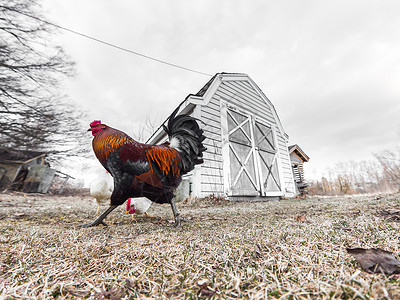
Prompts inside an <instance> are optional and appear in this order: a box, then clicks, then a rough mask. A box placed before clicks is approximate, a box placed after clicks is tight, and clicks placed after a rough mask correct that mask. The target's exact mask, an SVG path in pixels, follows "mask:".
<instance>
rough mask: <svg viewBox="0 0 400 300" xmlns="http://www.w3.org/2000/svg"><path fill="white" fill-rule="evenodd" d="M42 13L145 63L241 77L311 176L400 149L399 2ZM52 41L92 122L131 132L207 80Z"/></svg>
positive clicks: (208, 3)
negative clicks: (258, 94)
mask: <svg viewBox="0 0 400 300" xmlns="http://www.w3.org/2000/svg"><path fill="white" fill-rule="evenodd" d="M44 10H45V13H46V16H47V18H48V20H49V21H52V22H54V23H57V24H59V25H61V26H64V27H67V28H69V29H72V30H75V31H78V32H81V33H83V34H86V35H89V36H93V37H95V38H98V39H101V40H104V41H106V42H108V43H112V44H115V45H117V46H120V47H124V48H127V49H130V50H132V51H135V52H139V53H142V54H144V55H148V56H152V57H155V58H157V59H160V60H165V61H168V62H170V63H173V64H178V65H182V66H184V67H187V68H191V69H195V70H198V71H201V72H205V73H209V74H215V73H217V72H241V73H246V74H248V75H249V76H250V77H251V78H252V79H253V80H254V81H255V83H256V84H257V85H258V86H259V87H260V88H261V89H262V90H263V92H264V93H265V94H266V96H267V97H268V98H269V99H270V100H271V101H272V103H273V104H274V106H275V108H276V110H277V112H278V115H279V117H280V119H281V121H282V123H283V127H284V129H285V131H286V132H287V133H288V135H289V138H290V142H289V143H290V144H294V143H297V144H298V145H299V146H300V147H301V148H302V149H303V150H304V151H305V152H306V154H308V155H309V157H310V162H309V163H307V165H306V172H307V174H306V176H307V177H309V178H314V177H315V176H319V175H320V174H322V173H323V172H324V170H325V169H326V168H327V167H329V166H332V165H334V164H335V163H336V162H342V161H349V160H355V161H359V160H363V159H372V158H373V156H372V153H374V152H379V151H381V150H384V149H389V148H391V147H393V146H394V145H396V144H399V142H400V136H399V132H400V17H399V16H400V15H399V12H400V1H397V0H393V1H385V0H380V1H366V0H357V1H350V0H345V1H337V0H336V1H332V0H329V1H325V0H315V1H307V0H303V1H296V0H293V1H265V0H258V1H239V0H237V1H235V0H202V1H187V0H180V1H177V0H172V1H161V0H160V1H155V0H146V1H131V0H129V1H128V0H125V1H123V0H119V1H105V0H85V1H81V0H79V1H78V0H46V1H44ZM57 38H58V39H59V41H60V43H61V45H62V46H63V47H64V49H65V50H66V52H67V53H68V54H69V55H70V56H71V58H72V59H73V60H74V61H75V62H76V63H77V66H76V69H77V76H76V77H75V78H74V79H73V80H70V81H68V82H66V85H65V92H66V93H67V94H69V96H70V98H71V99H72V100H73V101H75V102H78V103H81V104H82V109H85V110H87V111H88V112H89V114H88V120H87V122H88V123H89V122H91V121H92V120H93V119H99V120H101V121H102V122H103V123H106V124H108V125H110V126H113V127H116V128H118V129H121V130H123V131H125V132H127V133H128V134H131V135H133V133H137V132H138V130H139V128H140V126H143V124H144V123H145V121H146V119H148V120H151V121H153V122H157V123H160V122H161V120H164V119H165V118H166V117H167V116H168V115H169V114H170V113H171V112H172V110H173V109H174V108H175V107H176V106H177V105H178V104H179V103H180V102H181V101H182V100H183V99H184V98H185V97H186V96H187V95H188V94H190V93H196V92H197V91H198V90H199V89H200V88H201V87H202V86H203V85H204V84H205V83H206V82H207V81H208V80H209V79H210V77H208V76H205V75H201V74H196V73H192V72H188V71H185V70H182V69H178V68H173V67H170V66H166V65H163V64H160V63H157V62H154V61H151V60H148V59H145V58H142V57H139V56H136V55H133V54H129V53H126V52H123V51H120V50H117V49H114V48H111V47H108V46H105V45H102V44H99V43H96V42H94V41H92V40H89V39H85V38H83V37H80V36H77V35H74V34H72V33H69V32H65V31H60V34H59V36H58V37H57ZM157 125H159V124H157ZM85 129H86V128H85Z"/></svg>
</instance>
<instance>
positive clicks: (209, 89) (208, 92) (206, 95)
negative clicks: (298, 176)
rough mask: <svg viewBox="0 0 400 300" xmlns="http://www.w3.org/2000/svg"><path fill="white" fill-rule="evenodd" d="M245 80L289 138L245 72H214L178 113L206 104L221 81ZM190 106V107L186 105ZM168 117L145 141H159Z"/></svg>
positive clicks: (275, 114)
mask: <svg viewBox="0 0 400 300" xmlns="http://www.w3.org/2000/svg"><path fill="white" fill-rule="evenodd" d="M236 80H241V81H247V82H248V83H249V84H250V85H251V86H252V87H253V89H254V91H255V92H257V93H258V94H259V96H260V97H261V99H263V100H264V102H265V104H266V105H268V106H269V107H270V108H271V111H272V114H273V115H274V118H275V120H276V124H277V126H278V128H279V130H280V131H281V133H282V135H283V136H284V137H286V138H289V136H288V134H287V133H286V132H285V130H284V129H283V126H282V122H281V120H280V119H279V116H278V113H277V112H276V109H275V107H274V105H273V104H272V102H271V101H270V100H269V99H268V97H267V96H266V95H265V94H264V93H263V91H262V90H261V89H260V87H259V86H258V85H257V84H256V83H255V82H254V81H253V80H252V79H251V78H250V77H249V75H247V74H245V73H224V72H222V73H216V74H215V75H214V76H213V77H212V78H211V79H210V80H209V81H208V82H207V83H206V84H205V85H204V86H203V87H202V88H201V89H200V90H199V91H198V92H197V93H196V94H189V95H188V96H186V98H185V100H183V101H182V102H181V103H180V104H179V105H178V107H180V106H183V109H182V110H181V112H180V113H187V111H188V110H191V111H193V109H194V106H197V105H207V104H208V103H209V102H210V101H211V98H212V97H213V95H214V94H215V92H216V90H217V89H218V87H219V86H220V84H221V83H222V82H223V81H236ZM188 106H190V109H187V107H188ZM167 120H168V118H167V119H166V120H165V121H164V122H163V123H162V124H161V125H160V127H159V128H158V129H157V130H156V131H155V132H154V133H153V134H152V135H151V136H150V137H149V138H148V139H147V143H152V144H155V143H158V142H160V139H161V136H162V132H164V131H163V130H162V127H163V125H164V124H166V122H167Z"/></svg>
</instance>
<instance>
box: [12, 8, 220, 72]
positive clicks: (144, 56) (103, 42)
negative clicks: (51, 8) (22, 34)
mask: <svg viewBox="0 0 400 300" xmlns="http://www.w3.org/2000/svg"><path fill="white" fill-rule="evenodd" d="M14 12H16V11H14ZM18 13H19V14H22V15H24V16H27V17H29V18H32V19H35V20H37V21H40V22H43V23H46V24H48V25H51V26H54V27H56V28H59V29H62V30H65V31H68V32H71V33H73V34H76V35H79V36H81V37H84V38H87V39H90V40H92V41H95V42H98V43H101V44H103V45H107V46H109V47H112V48H115V49H118V50H121V51H125V52H128V53H131V54H134V55H137V56H141V57H143V58H147V59H150V60H153V61H156V62H159V63H162V64H165V65H168V66H171V67H175V68H179V69H182V70H185V71H189V72H193V73H197V74H201V75H205V76H213V75H211V74H208V73H205V72H201V71H197V70H194V69H191V68H187V67H183V66H180V65H177V64H174V63H170V62H167V61H164V60H161V59H158V58H155V57H152V56H149V55H146V54H142V53H139V52H136V51H133V50H130V49H127V48H124V47H121V46H117V45H114V44H112V43H109V42H106V41H103V40H100V39H98V38H95V37H92V36H90V35H87V34H84V33H80V32H78V31H75V30H72V29H69V28H67V27H64V26H61V25H58V24H55V23H52V22H49V21H46V20H43V19H41V18H38V17H36V16H32V15H30V14H27V13H24V12H20V11H18Z"/></svg>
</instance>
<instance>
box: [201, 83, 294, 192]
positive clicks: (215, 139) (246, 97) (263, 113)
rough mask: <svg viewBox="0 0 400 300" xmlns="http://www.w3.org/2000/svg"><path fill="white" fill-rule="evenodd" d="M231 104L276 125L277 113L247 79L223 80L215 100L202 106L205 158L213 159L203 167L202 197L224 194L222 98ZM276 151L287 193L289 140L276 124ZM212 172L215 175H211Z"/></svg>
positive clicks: (290, 182) (290, 184)
mask: <svg viewBox="0 0 400 300" xmlns="http://www.w3.org/2000/svg"><path fill="white" fill-rule="evenodd" d="M219 99H221V100H223V101H224V102H227V104H228V105H232V106H235V107H237V108H238V109H239V110H241V111H244V112H248V113H249V114H251V115H253V116H256V117H257V118H258V119H260V120H262V121H263V122H266V123H267V124H271V125H277V121H276V119H275V116H274V113H273V110H272V108H271V107H270V105H268V104H267V103H266V102H265V100H264V99H263V98H262V97H261V96H260V94H259V93H258V91H256V90H254V88H253V86H252V85H251V84H250V83H249V82H247V81H239V80H238V81H223V82H222V83H221V84H220V85H219V87H218V89H217V90H216V91H215V93H214V95H213V97H212V99H211V100H210V102H209V103H208V104H207V105H204V106H202V109H201V112H202V116H201V117H202V120H203V122H205V124H204V128H203V129H204V131H205V135H206V136H207V139H206V140H205V145H206V147H207V151H206V153H205V158H207V160H208V159H212V160H210V161H208V162H207V165H205V166H204V167H202V172H201V174H202V179H201V180H202V196H207V195H208V194H210V192H212V193H215V194H223V193H224V186H223V182H224V180H223V176H224V173H223V168H222V166H223V158H222V141H221V134H222V133H221V110H220V100H219ZM275 133H276V141H277V145H276V146H277V151H278V153H279V154H278V157H279V160H280V165H281V169H280V176H281V177H282V178H281V183H282V184H283V187H282V191H283V192H284V193H287V192H293V191H294V186H293V176H292V170H291V164H290V159H289V153H288V150H287V139H286V138H285V137H284V135H283V133H282V132H281V131H280V129H279V126H276V132H275ZM210 174H212V176H210Z"/></svg>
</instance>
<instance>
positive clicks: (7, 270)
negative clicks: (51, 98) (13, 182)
mask: <svg viewBox="0 0 400 300" xmlns="http://www.w3.org/2000/svg"><path fill="white" fill-rule="evenodd" d="M0 198H1V199H2V200H1V201H0V255H1V257H0V295H1V296H0V298H2V297H3V298H4V299H8V298H9V299H13V298H16V299H18V298H23V299H36V298H40V299H47V298H49V299H50V298H60V299H62V298H75V299H79V298H92V299H94V298H96V299H108V298H110V299H119V298H125V299H127V298H131V299H136V298H140V299H146V298H152V299H153V298H155V299H166V298H171V299H197V298H209V297H211V298H214V299H265V298H271V299H275V298H283V299H321V298H343V299H352V298H359V299H384V298H388V299H400V283H399V281H400V280H399V279H400V277H399V275H392V276H389V277H387V276H385V275H382V274H368V273H365V272H363V271H361V269H360V267H359V265H358V264H357V262H356V261H355V260H354V259H353V258H352V257H351V256H350V255H348V254H347V253H346V250H345V248H346V247H365V248H369V247H380V248H383V249H385V250H388V251H392V252H393V253H394V256H395V257H396V258H399V254H400V250H399V232H400V231H399V229H400V228H399V227H400V223H398V222H395V221H392V220H388V219H386V218H384V216H383V215H381V214H379V211H381V210H383V209H385V210H387V209H391V208H399V207H400V195H387V196H383V197H381V198H379V197H372V196H371V197H365V196H364V197H352V198H326V199H316V198H313V199H307V200H295V199H293V200H284V201H280V202H255V203H226V202H224V201H218V204H216V205H214V204H213V203H214V202H213V201H211V200H212V199H211V200H210V199H209V200H208V201H205V202H186V203H179V204H178V208H179V209H180V211H181V213H182V215H183V216H184V217H186V219H187V222H184V223H183V226H182V227H181V228H178V229H175V228H173V227H171V224H170V223H169V222H168V221H166V220H172V213H171V211H170V208H169V206H160V205H153V206H152V208H151V211H150V214H151V215H153V216H156V218H155V219H146V218H141V217H139V218H138V219H139V221H138V222H137V223H134V224H132V223H131V221H130V218H129V216H127V215H124V214H123V212H124V211H123V208H122V207H121V209H120V210H118V211H115V212H113V213H112V215H111V216H110V217H109V218H108V219H107V220H108V223H109V225H110V226H109V227H97V228H88V229H76V226H77V225H78V224H81V223H83V222H86V221H89V220H91V219H93V215H94V212H95V210H96V205H95V204H93V202H91V201H90V199H89V198H88V197H77V196H75V197H64V198H62V197H57V196H40V195H32V196H28V197H23V196H22V195H15V194H8V195H4V194H3V195H1V194H0Z"/></svg>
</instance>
